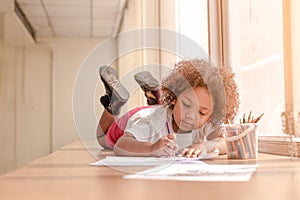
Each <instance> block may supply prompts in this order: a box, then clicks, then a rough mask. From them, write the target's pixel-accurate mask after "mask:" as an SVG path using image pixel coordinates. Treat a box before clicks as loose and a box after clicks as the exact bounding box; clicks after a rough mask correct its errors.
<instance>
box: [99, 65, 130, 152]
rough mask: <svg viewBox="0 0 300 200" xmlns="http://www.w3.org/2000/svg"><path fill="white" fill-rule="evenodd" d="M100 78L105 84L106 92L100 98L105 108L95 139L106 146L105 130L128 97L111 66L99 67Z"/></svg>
mask: <svg viewBox="0 0 300 200" xmlns="http://www.w3.org/2000/svg"><path fill="white" fill-rule="evenodd" d="M99 74H100V78H101V80H102V82H103V84H104V86H105V90H106V94H105V95H104V96H102V97H101V98H100V102H101V104H102V105H103V107H104V108H105V110H104V111H103V113H102V116H101V118H100V120H99V123H98V127H97V140H98V143H99V144H100V145H101V146H102V147H106V135H105V134H106V132H107V130H108V129H109V127H110V126H111V124H112V123H113V122H114V120H115V117H116V116H117V115H118V114H119V113H120V110H121V108H122V106H123V105H124V104H125V103H126V102H127V101H128V99H129V96H130V95H129V92H128V91H127V89H126V88H125V87H124V86H123V85H122V84H121V82H120V80H119V77H118V74H117V72H116V71H115V69H113V68H112V67H109V66H103V67H100V69H99Z"/></svg>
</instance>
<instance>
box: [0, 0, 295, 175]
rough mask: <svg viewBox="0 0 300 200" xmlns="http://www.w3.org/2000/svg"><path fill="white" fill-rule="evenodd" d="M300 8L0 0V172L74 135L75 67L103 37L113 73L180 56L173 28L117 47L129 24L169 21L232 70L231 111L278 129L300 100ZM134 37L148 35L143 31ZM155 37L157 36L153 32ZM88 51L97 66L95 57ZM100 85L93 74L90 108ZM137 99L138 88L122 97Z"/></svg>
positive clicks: (164, 0)
mask: <svg viewBox="0 0 300 200" xmlns="http://www.w3.org/2000/svg"><path fill="white" fill-rule="evenodd" d="M299 9H300V2H299V1H297V0H264V1H261V0H243V1H240V0H184V1H183V0H16V1H14V0H1V1H0V127H1V129H0V174H1V173H4V172H7V171H10V170H12V169H14V168H17V167H20V166H22V165H24V164H26V163H28V162H30V161H32V160H34V159H36V158H39V157H41V156H44V155H47V154H49V153H51V152H53V151H54V150H56V149H59V148H60V147H62V146H63V145H65V144H67V143H70V142H72V141H74V140H77V139H78V137H79V135H78V133H77V130H76V126H75V123H74V119H73V107H72V97H73V96H72V95H73V90H74V84H75V81H76V77H77V75H78V72H79V70H80V68H81V66H82V64H83V63H84V62H85V61H86V59H87V58H88V56H89V55H90V53H91V52H92V51H93V50H94V49H95V48H97V46H99V45H101V44H103V43H105V41H107V40H108V39H109V40H110V41H112V42H113V44H114V45H113V47H110V48H109V49H108V52H103V53H107V54H108V55H109V56H111V57H112V58H116V59H115V60H112V61H111V62H109V63H105V64H109V65H112V66H114V67H115V68H116V69H117V70H118V72H119V73H120V77H124V76H126V74H128V73H129V72H130V71H132V70H134V69H136V68H139V69H140V68H143V66H149V65H151V64H156V65H157V67H153V68H151V72H152V74H153V75H154V76H155V77H156V78H157V79H161V77H162V76H163V74H164V70H165V69H164V68H162V67H161V66H169V67H172V66H173V65H174V63H175V62H176V61H178V60H180V59H182V57H181V56H179V55H181V51H182V49H183V46H184V44H182V43H181V41H180V40H178V39H176V38H165V39H169V40H172V39H174V44H175V45H176V52H168V51H164V50H163V49H139V50H135V51H132V52H127V54H126V55H120V52H122V51H121V49H122V48H124V47H125V46H126V45H130V43H131V41H128V38H127V39H126V38H121V37H118V36H119V34H120V33H124V32H126V31H130V30H135V29H144V28H153V27H154V28H159V29H165V30H171V31H174V32H175V33H179V34H181V35H184V36H185V37H187V38H189V39H191V40H192V41H193V42H194V43H195V44H197V45H199V46H200V47H202V48H203V50H204V51H205V52H207V54H208V55H209V56H210V58H211V59H212V60H213V61H214V63H215V64H216V66H218V67H228V68H230V69H231V70H232V72H234V73H235V77H236V81H237V83H238V87H239V92H240V100H241V105H240V110H239V113H238V115H237V117H236V120H238V119H239V118H240V117H242V115H243V113H249V112H250V111H252V113H253V114H255V115H259V114H261V113H264V117H263V119H262V120H261V121H260V130H259V133H260V134H262V135H281V134H283V133H282V131H281V121H280V114H281V112H283V111H285V110H289V111H291V110H293V111H295V112H299V107H300V106H299V102H300V100H299V98H300V95H299V93H300V89H299V85H300V84H299V81H300V78H299V76H300V75H299V74H300V72H299V71H300V70H299V64H300V62H299V58H298V57H299V56H297V55H299V48H300V44H299V36H298V35H300V34H299V32H300V29H299V28H300V27H299V26H300V25H299V19H300V16H299V15H300V14H299V13H300V12H299ZM140 39H141V42H146V41H147V40H148V39H149V38H148V37H147V35H146V34H143V33H141V38H140ZM156 39H157V42H158V44H160V43H161V42H162V41H161V40H162V38H160V36H159V35H158V37H157V38H156ZM193 53H194V54H195V55H197V53H198V52H193ZM199 54H200V52H199ZM99 58H100V56H99ZM89 59H90V60H89V61H90V62H91V65H92V66H94V67H95V69H96V68H97V67H98V66H99V64H102V61H100V60H98V59H97V57H95V58H89ZM144 68H147V67H144ZM95 73H97V71H95ZM96 75H97V76H98V74H96ZM93 89H95V88H93ZM103 92H104V90H103V88H102V86H101V84H100V86H99V87H97V88H96V91H95V97H94V98H95V105H94V106H95V116H96V118H98V117H99V115H100V114H101V111H102V110H101V109H102V107H101V106H100V105H99V104H98V101H97V99H98V98H99V96H100V95H101V94H102V93H103ZM143 104H145V99H144V97H143V94H142V92H141V91H136V92H134V93H133V94H132V99H131V100H130V102H129V105H128V107H134V106H137V105H143ZM95 126H96V124H95ZM92 134H93V133H92Z"/></svg>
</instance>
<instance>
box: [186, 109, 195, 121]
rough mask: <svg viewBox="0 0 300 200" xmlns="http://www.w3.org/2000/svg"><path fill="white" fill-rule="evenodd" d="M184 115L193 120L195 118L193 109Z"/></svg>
mask: <svg viewBox="0 0 300 200" xmlns="http://www.w3.org/2000/svg"><path fill="white" fill-rule="evenodd" d="M185 117H186V118H188V119H191V120H195V119H196V114H195V112H193V111H188V112H186V114H185Z"/></svg>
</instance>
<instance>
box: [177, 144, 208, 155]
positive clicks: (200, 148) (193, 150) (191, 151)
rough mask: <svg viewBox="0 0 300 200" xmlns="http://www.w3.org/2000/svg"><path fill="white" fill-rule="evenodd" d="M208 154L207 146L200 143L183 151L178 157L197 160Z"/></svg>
mask: <svg viewBox="0 0 300 200" xmlns="http://www.w3.org/2000/svg"><path fill="white" fill-rule="evenodd" d="M206 153H207V151H206V148H205V145H204V144H203V143H202V142H200V143H197V144H192V145H191V146H189V147H188V148H185V149H183V150H182V151H181V152H180V153H179V154H178V156H179V157H187V158H197V157H202V156H204V155H205V154H206Z"/></svg>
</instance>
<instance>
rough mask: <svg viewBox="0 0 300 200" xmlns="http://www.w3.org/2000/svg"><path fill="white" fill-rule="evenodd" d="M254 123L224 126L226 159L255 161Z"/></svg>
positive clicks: (256, 150) (255, 135)
mask: <svg viewBox="0 0 300 200" xmlns="http://www.w3.org/2000/svg"><path fill="white" fill-rule="evenodd" d="M257 129H258V125H257V124H256V123H247V124H224V125H222V132H223V133H224V136H225V140H226V151H227V158H228V159H256V158H257V155H258V147H257V141H258V139H257Z"/></svg>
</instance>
